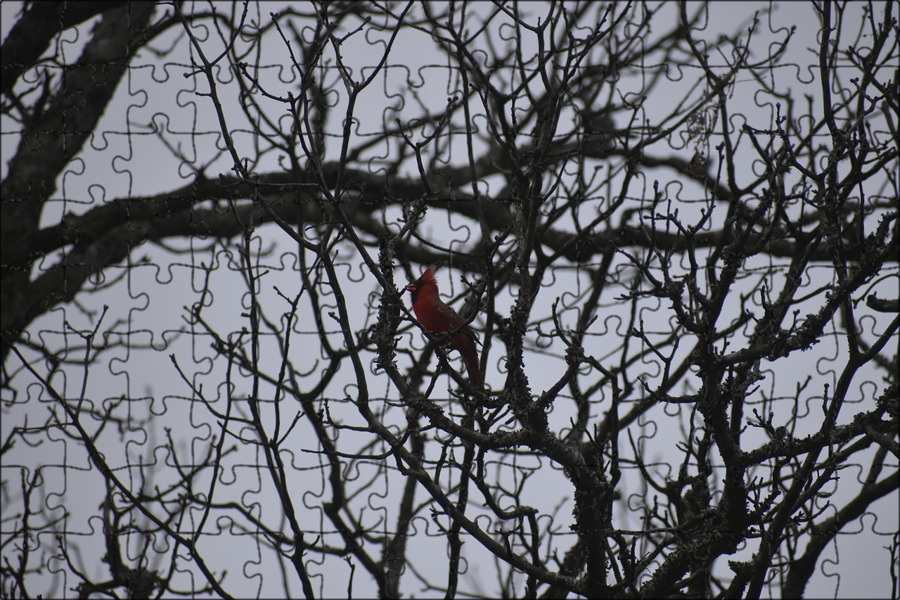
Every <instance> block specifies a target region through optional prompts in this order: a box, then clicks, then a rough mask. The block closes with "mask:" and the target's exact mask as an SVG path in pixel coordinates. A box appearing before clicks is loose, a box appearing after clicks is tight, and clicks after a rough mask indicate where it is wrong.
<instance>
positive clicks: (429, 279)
mask: <svg viewBox="0 0 900 600" xmlns="http://www.w3.org/2000/svg"><path fill="white" fill-rule="evenodd" d="M419 280H420V281H422V282H424V283H437V281H436V280H435V278H434V270H432V268H431V267H428V268H427V269H425V272H424V273H422V276H421V277H419Z"/></svg>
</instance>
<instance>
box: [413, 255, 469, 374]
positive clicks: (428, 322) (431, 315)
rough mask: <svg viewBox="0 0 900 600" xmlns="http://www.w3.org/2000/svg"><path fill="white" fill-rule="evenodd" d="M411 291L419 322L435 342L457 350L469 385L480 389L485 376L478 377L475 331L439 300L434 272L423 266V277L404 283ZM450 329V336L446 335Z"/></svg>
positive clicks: (414, 309)
mask: <svg viewBox="0 0 900 600" xmlns="http://www.w3.org/2000/svg"><path fill="white" fill-rule="evenodd" d="M406 289H407V290H409V293H410V294H412V305H413V311H414V312H415V313H416V318H417V319H419V323H421V324H422V326H423V327H424V328H425V329H427V330H428V331H429V333H431V334H432V335H433V336H434V337H435V341H437V342H438V343H439V344H441V345H442V346H444V347H445V348H449V349H450V350H458V351H459V353H460V354H461V355H462V357H463V360H465V361H466V370H468V371H469V383H471V384H472V387H474V388H476V389H479V390H483V389H484V378H483V377H482V376H481V368H480V367H479V366H478V351H477V350H476V349H475V332H474V331H472V328H471V327H469V326H468V325H466V321H465V320H464V319H463V318H462V317H461V316H459V315H458V314H456V311H454V310H453V309H452V308H450V307H449V306H447V305H446V304H444V303H443V302H441V299H440V297H439V296H438V287H437V281H435V279H434V271H432V270H431V269H425V272H424V273H422V276H421V277H419V278H418V279H417V280H415V281H413V282H412V283H410V284H409V285H407V286H406ZM450 332H453V333H452V335H451V336H450V339H449V340H447V335H445V334H448V333H450Z"/></svg>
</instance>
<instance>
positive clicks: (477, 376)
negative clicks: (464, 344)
mask: <svg viewBox="0 0 900 600" xmlns="http://www.w3.org/2000/svg"><path fill="white" fill-rule="evenodd" d="M466 350H467V351H461V352H460V354H462V356H463V360H465V361H466V371H468V372H469V383H470V384H472V387H473V388H475V389H477V390H480V391H484V377H482V375H481V366H480V365H479V364H478V353H477V352H476V351H475V348H474V344H473V347H472V348H471V349H468V348H467V349H466Z"/></svg>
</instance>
